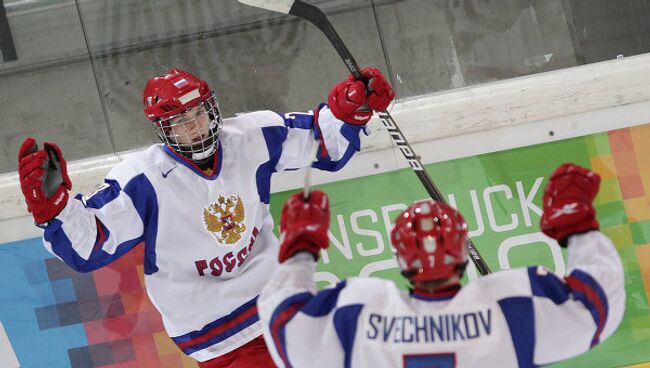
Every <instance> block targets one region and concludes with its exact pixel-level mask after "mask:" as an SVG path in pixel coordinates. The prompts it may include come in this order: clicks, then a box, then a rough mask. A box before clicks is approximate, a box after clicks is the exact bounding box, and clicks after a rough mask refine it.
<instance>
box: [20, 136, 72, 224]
mask: <svg viewBox="0 0 650 368" xmlns="http://www.w3.org/2000/svg"><path fill="white" fill-rule="evenodd" d="M18 176H19V179H20V187H21V189H22V191H23V195H24V196H25V202H27V210H28V211H29V212H31V213H32V215H33V216H34V220H35V221H36V222H37V223H39V224H42V223H45V222H48V221H49V220H51V219H53V218H54V217H56V215H58V214H59V213H60V212H61V210H62V209H63V207H65V205H66V203H67V202H68V190H70V189H72V183H71V182H70V178H69V177H68V169H67V165H66V163H65V160H64V159H63V154H62V153H61V149H60V148H59V147H58V146H57V145H56V144H54V143H50V142H45V143H43V149H40V150H39V149H38V145H37V144H36V140H35V139H34V138H31V137H30V138H27V139H25V141H24V142H23V144H22V146H21V147H20V152H19V153H18Z"/></svg>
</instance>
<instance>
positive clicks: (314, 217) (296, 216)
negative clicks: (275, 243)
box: [278, 190, 330, 262]
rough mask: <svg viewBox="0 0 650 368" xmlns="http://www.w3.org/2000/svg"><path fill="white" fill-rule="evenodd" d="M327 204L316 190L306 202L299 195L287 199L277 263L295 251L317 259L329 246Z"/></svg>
mask: <svg viewBox="0 0 650 368" xmlns="http://www.w3.org/2000/svg"><path fill="white" fill-rule="evenodd" d="M329 225H330V203H329V200H328V198H327V195H326V194H325V193H323V192H321V191H319V190H314V191H312V192H311V193H310V195H309V198H308V199H307V200H305V199H304V198H303V196H302V193H296V194H294V195H292V196H291V197H289V199H288V200H287V202H286V203H285V204H284V207H283V208H282V215H281V216H280V254H279V256H278V259H279V260H280V262H284V261H285V260H287V259H289V258H291V257H293V255H295V254H296V253H298V252H309V253H311V254H312V255H313V256H314V259H316V260H317V259H318V252H319V251H320V250H321V249H324V248H327V247H328V246H329V240H328V239H327V229H328V228H329Z"/></svg>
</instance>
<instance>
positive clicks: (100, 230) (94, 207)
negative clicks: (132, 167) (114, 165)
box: [18, 138, 157, 272]
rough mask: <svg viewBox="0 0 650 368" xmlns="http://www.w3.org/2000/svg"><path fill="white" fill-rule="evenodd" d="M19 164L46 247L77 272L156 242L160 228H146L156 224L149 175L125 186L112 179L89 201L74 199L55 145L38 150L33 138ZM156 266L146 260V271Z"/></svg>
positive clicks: (60, 155) (60, 154) (26, 195)
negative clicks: (135, 247)
mask: <svg viewBox="0 0 650 368" xmlns="http://www.w3.org/2000/svg"><path fill="white" fill-rule="evenodd" d="M18 160H19V164H18V168H19V175H20V183H21V187H22V190H23V194H24V196H25V201H26V202H27V207H28V210H29V211H30V212H31V213H32V215H33V216H34V220H35V222H36V225H37V226H39V227H40V228H42V229H43V230H44V233H43V244H44V245H45V248H46V249H47V250H48V251H50V252H51V253H52V254H54V255H55V256H57V257H58V258H59V259H61V260H62V261H64V262H65V263H66V264H68V266H70V267H71V268H73V269H74V270H76V271H79V272H89V271H93V270H96V269H98V268H100V267H103V266H104V265H106V264H108V263H110V262H112V261H114V260H115V259H117V258H119V257H120V256H122V255H123V254H124V253H126V252H127V251H128V250H130V249H131V248H133V247H134V246H136V245H137V244H139V243H141V242H142V241H154V240H155V239H153V238H155V232H154V231H152V229H155V226H145V225H151V224H153V223H155V221H157V210H156V208H157V204H156V201H155V193H154V191H153V188H152V187H151V185H150V184H149V183H148V180H147V179H146V177H144V175H141V176H137V177H135V178H133V180H131V181H129V182H128V183H127V184H126V185H124V187H123V186H122V185H121V184H120V183H119V182H118V181H117V180H111V179H107V180H106V182H105V183H104V185H102V186H101V187H100V188H99V189H98V190H96V191H95V192H94V193H93V194H91V195H90V196H87V197H84V196H82V195H77V196H76V197H75V198H73V199H69V194H68V191H69V190H70V189H71V188H72V184H71V181H70V179H69V178H68V175H67V167H66V162H65V160H64V158H63V154H62V153H61V150H60V149H59V147H58V146H57V145H56V144H54V143H48V142H46V143H44V148H43V149H39V148H38V146H37V144H36V141H35V140H34V139H33V138H28V139H26V140H25V142H23V145H22V147H21V149H20V153H19V156H18ZM145 229H146V231H145ZM145 258H147V257H145ZM154 267H155V266H154V265H153V263H152V262H149V261H148V260H147V259H146V260H145V272H151V271H152V270H153V268H154Z"/></svg>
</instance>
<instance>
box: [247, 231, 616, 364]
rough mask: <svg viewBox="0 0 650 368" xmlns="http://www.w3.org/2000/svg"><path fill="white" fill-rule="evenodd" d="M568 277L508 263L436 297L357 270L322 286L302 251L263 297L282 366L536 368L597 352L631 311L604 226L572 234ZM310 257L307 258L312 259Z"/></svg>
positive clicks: (269, 336) (268, 331)
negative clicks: (357, 275) (357, 273)
mask: <svg viewBox="0 0 650 368" xmlns="http://www.w3.org/2000/svg"><path fill="white" fill-rule="evenodd" d="M568 250H569V260H568V276H566V277H564V278H560V277H558V276H556V275H555V274H553V273H551V272H548V271H547V270H546V269H544V268H543V267H530V268H522V269H514V270H507V271H501V272H497V273H493V274H490V275H487V276H484V277H482V278H480V279H478V280H475V281H472V282H470V283H468V284H467V285H466V286H464V287H462V288H460V290H452V291H450V292H447V293H446V294H445V293H442V294H441V295H438V296H436V297H428V298H427V297H422V296H418V295H415V294H409V293H408V292H406V291H400V290H399V289H397V287H396V286H395V284H394V283H393V282H391V281H387V280H382V279H376V278H365V279H362V278H351V279H348V280H347V281H344V282H341V283H340V284H338V285H337V286H336V287H333V288H329V289H325V290H322V291H320V292H318V293H316V294H314V283H313V273H314V268H315V264H314V262H313V258H311V256H310V255H307V256H305V254H298V255H296V256H295V257H294V258H292V259H290V260H288V261H287V262H285V263H283V264H282V265H281V266H280V270H279V271H278V273H277V274H276V276H275V277H274V278H273V279H272V280H271V281H270V282H269V283H268V284H267V286H266V287H265V288H264V290H263V291H262V294H261V295H260V297H259V299H258V308H259V314H260V318H261V320H262V322H263V323H264V338H265V340H266V342H267V345H268V346H269V349H270V350H271V353H272V356H273V359H274V361H275V362H276V364H277V365H278V366H280V367H290V366H291V367H310V368H316V367H328V368H331V367H372V368H380V367H392V368H396V367H404V368H416V367H441V368H444V367H535V366H538V365H542V364H548V363H551V362H555V361H558V360H562V359H566V358H569V357H572V356H575V355H578V354H580V353H583V352H586V351H588V350H589V349H590V348H591V347H593V346H594V345H595V344H597V343H599V342H600V341H603V340H605V339H606V338H607V337H609V336H610V335H611V334H612V333H613V332H614V331H615V330H616V328H617V327H618V325H619V323H620V322H621V319H622V317H623V312H624V309H625V289H624V285H623V268H622V265H621V260H620V258H619V256H618V253H617V252H616V249H615V248H614V246H613V244H612V243H611V241H610V240H609V239H608V238H607V237H606V236H604V235H603V234H602V233H600V232H598V231H592V232H589V233H586V234H582V235H574V236H572V237H571V238H570V240H569V248H568ZM303 256H304V257H303Z"/></svg>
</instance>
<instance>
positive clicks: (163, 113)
mask: <svg viewBox="0 0 650 368" xmlns="http://www.w3.org/2000/svg"><path fill="white" fill-rule="evenodd" d="M142 100H143V105H144V113H145V115H146V116H147V118H148V119H149V121H150V122H151V125H152V127H153V129H154V131H155V132H156V135H158V138H160V140H161V141H162V142H163V143H165V144H167V145H169V146H170V147H171V148H172V149H173V150H175V151H176V152H178V153H180V154H182V155H183V156H185V157H187V158H189V159H191V160H193V161H196V162H201V161H203V160H205V159H208V158H211V157H212V155H213V154H214V152H215V150H216V144H217V138H218V135H219V131H220V129H221V123H222V122H221V113H220V111H219V105H218V103H217V99H216V97H215V94H214V92H213V91H212V90H211V89H210V87H208V83H207V82H206V81H204V80H201V79H199V78H197V77H196V76H195V75H193V74H191V73H188V72H186V71H183V70H180V69H172V70H170V71H168V72H167V73H165V74H164V75H162V76H157V77H153V78H151V79H150V80H149V82H147V85H146V86H145V88H144V92H143V96H142ZM186 115H187V117H186ZM206 115H207V116H206ZM202 119H205V121H206V122H207V124H205V125H207V127H203V129H204V130H205V132H202V133H200V134H199V133H195V134H193V136H192V137H190V136H189V133H188V131H190V129H192V130H198V129H199V128H198V125H199V123H198V122H199V121H202ZM188 124H193V125H196V126H197V129H194V128H193V127H188Z"/></svg>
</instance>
